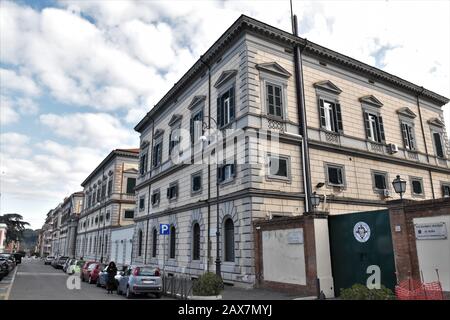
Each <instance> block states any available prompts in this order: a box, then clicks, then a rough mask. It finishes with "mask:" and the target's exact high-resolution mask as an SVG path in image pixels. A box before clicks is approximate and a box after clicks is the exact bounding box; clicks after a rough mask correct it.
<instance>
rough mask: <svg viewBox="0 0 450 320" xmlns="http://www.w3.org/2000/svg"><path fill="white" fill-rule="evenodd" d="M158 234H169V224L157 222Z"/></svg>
mask: <svg viewBox="0 0 450 320" xmlns="http://www.w3.org/2000/svg"><path fill="white" fill-rule="evenodd" d="M159 234H160V235H168V234H170V224H164V223H160V224H159Z"/></svg>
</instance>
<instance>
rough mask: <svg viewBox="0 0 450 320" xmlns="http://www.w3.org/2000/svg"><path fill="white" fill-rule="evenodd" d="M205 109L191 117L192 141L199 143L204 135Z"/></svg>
mask: <svg viewBox="0 0 450 320" xmlns="http://www.w3.org/2000/svg"><path fill="white" fill-rule="evenodd" d="M202 126H203V110H200V111H198V112H196V113H195V114H194V115H193V116H192V118H191V126H190V133H191V143H192V144H194V143H197V142H199V141H200V137H201V136H202V135H203V128H202Z"/></svg>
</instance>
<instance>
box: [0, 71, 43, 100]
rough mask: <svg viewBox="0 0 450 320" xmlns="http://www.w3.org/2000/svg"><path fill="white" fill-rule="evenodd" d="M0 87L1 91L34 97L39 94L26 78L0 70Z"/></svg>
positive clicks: (30, 80) (28, 78) (34, 84)
mask: <svg viewBox="0 0 450 320" xmlns="http://www.w3.org/2000/svg"><path fill="white" fill-rule="evenodd" d="M0 85H1V87H2V90H7V91H9V90H11V91H17V92H20V93H24V94H25V95H31V96H36V95H38V94H39V93H40V89H39V87H38V86H37V85H36V83H35V82H34V81H33V79H31V78H30V77H28V76H25V75H21V74H18V73H16V72H15V71H14V70H9V69H3V68H0Z"/></svg>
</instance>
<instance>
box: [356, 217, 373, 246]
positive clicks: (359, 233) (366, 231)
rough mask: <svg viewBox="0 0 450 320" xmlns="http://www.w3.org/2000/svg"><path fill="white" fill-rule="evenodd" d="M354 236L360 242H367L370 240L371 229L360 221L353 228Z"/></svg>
mask: <svg viewBox="0 0 450 320" xmlns="http://www.w3.org/2000/svg"><path fill="white" fill-rule="evenodd" d="M353 235H354V236H355V239H356V240H358V241H359V242H366V241H367V240H369V238H370V227H369V225H368V224H367V223H365V222H362V221H359V222H357V223H356V224H355V226H354V227H353Z"/></svg>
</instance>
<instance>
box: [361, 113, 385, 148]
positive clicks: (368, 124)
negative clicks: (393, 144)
mask: <svg viewBox="0 0 450 320" xmlns="http://www.w3.org/2000/svg"><path fill="white" fill-rule="evenodd" d="M364 124H365V128H366V137H367V139H369V140H371V141H373V142H379V143H382V142H385V140H386V139H385V136H384V125H383V118H382V117H381V116H380V115H379V114H375V113H371V112H367V111H364Z"/></svg>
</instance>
